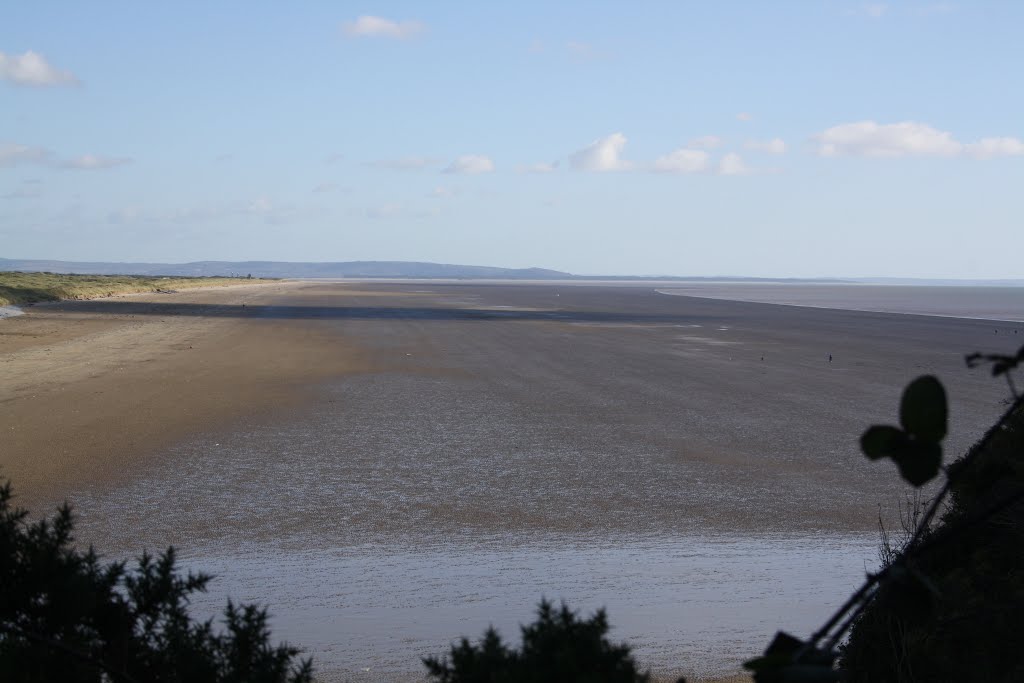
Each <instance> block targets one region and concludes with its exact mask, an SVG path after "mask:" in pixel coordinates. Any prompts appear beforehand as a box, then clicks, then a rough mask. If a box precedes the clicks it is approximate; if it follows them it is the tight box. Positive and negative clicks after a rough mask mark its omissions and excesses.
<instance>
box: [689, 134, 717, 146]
mask: <svg viewBox="0 0 1024 683" xmlns="http://www.w3.org/2000/svg"><path fill="white" fill-rule="evenodd" d="M722 142H723V140H722V138H720V137H718V136H717V135H702V136H700V137H699V138H694V139H692V140H690V142H689V147H691V148H693V149H716V148H718V147H721V146H722Z"/></svg>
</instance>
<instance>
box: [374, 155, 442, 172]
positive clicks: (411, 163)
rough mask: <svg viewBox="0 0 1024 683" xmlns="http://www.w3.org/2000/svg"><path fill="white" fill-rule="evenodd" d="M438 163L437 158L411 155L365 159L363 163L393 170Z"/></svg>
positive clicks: (416, 167) (410, 168)
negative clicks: (373, 159)
mask: <svg viewBox="0 0 1024 683" xmlns="http://www.w3.org/2000/svg"><path fill="white" fill-rule="evenodd" d="M439 163H441V162H440V160H439V159H432V158H430V157H415V156H413V157H401V158H399V159H378V160H377V161H367V162H366V163H364V164H363V165H364V166H370V167H372V168H387V169H391V170H393V171H412V170H416V169H420V168H426V167H427V166H436V165H438V164H439Z"/></svg>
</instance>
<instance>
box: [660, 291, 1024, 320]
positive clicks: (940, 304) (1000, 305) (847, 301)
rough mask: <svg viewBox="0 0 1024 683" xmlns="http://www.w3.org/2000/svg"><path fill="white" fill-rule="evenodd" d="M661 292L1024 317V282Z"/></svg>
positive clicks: (825, 305)
mask: <svg viewBox="0 0 1024 683" xmlns="http://www.w3.org/2000/svg"><path fill="white" fill-rule="evenodd" d="M657 291H659V292H661V293H662V294H674V295H683V296H699V297H707V298H711V299H729V300H732V301H750V302H758V303H769V304H786V305H790V306H809V307H812V308H838V309H843V310H849V311H879V312H883V313H912V314H917V315H938V316H949V317H954V318H980V319H984V320H1003V321H1016V322H1021V321H1024V287H965V286H955V287H954V286H948V287H947V286H918V285H866V284H854V283H851V284H828V285H822V284H805V283H801V284H789V283H774V284H764V283H756V284H754V283H707V284H704V283H700V284H686V285H682V286H675V285H673V286H671V287H659V288H658V290H657Z"/></svg>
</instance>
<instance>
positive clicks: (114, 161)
mask: <svg viewBox="0 0 1024 683" xmlns="http://www.w3.org/2000/svg"><path fill="white" fill-rule="evenodd" d="M131 162H132V160H131V159H129V158H128V157H105V156H97V155H95V154H83V155H82V156H79V157H75V158H73V159H68V160H67V161H62V162H61V164H60V165H61V166H62V167H64V168H73V169H79V170H94V169H101V168H114V167H115V166H123V165H125V164H130V163H131Z"/></svg>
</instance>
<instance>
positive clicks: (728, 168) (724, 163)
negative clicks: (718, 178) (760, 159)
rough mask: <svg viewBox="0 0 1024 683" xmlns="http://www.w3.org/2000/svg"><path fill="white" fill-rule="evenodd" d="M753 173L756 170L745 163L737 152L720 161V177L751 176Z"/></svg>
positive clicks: (725, 156)
mask: <svg viewBox="0 0 1024 683" xmlns="http://www.w3.org/2000/svg"><path fill="white" fill-rule="evenodd" d="M753 172H754V170H753V169H752V168H750V167H749V166H747V165H746V163H744V161H743V157H741V156H740V155H739V154H737V153H736V152H730V153H728V154H726V155H724V156H723V157H722V158H721V159H719V161H718V174H719V175H750V174H751V173H753Z"/></svg>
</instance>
